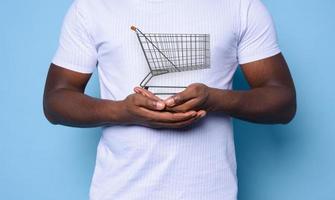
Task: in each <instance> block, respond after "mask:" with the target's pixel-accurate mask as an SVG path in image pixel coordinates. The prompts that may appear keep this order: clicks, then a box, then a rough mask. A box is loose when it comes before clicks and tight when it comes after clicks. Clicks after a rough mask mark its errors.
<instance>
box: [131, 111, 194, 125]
mask: <svg viewBox="0 0 335 200" xmlns="http://www.w3.org/2000/svg"><path fill="white" fill-rule="evenodd" d="M138 112H139V113H137V115H139V116H142V117H143V118H145V119H147V120H148V121H150V122H170V123H173V122H179V121H185V120H188V119H190V118H192V117H196V116H197V112H196V111H188V112H185V113H171V112H162V111H161V112H155V111H152V110H149V109H146V108H143V107H140V108H139V111H138Z"/></svg>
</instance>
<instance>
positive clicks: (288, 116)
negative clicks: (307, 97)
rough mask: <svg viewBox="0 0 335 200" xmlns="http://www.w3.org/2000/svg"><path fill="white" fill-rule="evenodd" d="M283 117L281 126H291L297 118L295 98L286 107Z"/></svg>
mask: <svg viewBox="0 0 335 200" xmlns="http://www.w3.org/2000/svg"><path fill="white" fill-rule="evenodd" d="M283 111H284V112H283V113H282V115H281V121H280V123H281V124H289V123H290V122H291V121H292V120H293V119H294V117H295V115H296V113H297V102H296V98H295V96H294V97H293V98H292V99H291V100H290V101H289V103H288V104H286V105H285V109H283Z"/></svg>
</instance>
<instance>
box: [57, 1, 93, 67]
mask: <svg viewBox="0 0 335 200" xmlns="http://www.w3.org/2000/svg"><path fill="white" fill-rule="evenodd" d="M90 32H91V31H90V29H89V26H88V23H87V21H86V20H85V16H84V15H83V13H82V12H81V11H80V9H79V7H78V3H77V1H75V2H74V3H73V4H72V5H71V7H70V9H69V10H68V12H67V14H66V16H65V18H64V21H63V25H62V29H61V34H60V38H59V46H58V49H57V51H56V54H55V55H54V57H53V59H52V63H53V64H55V65H58V66H61V67H64V68H67V69H70V70H73V71H77V72H81V73H92V72H93V71H94V69H95V67H96V65H97V50H96V47H95V44H94V41H93V39H92V36H91V34H90Z"/></svg>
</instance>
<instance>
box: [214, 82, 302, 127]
mask: <svg viewBox="0 0 335 200" xmlns="http://www.w3.org/2000/svg"><path fill="white" fill-rule="evenodd" d="M209 102H210V105H211V110H212V111H218V112H224V113H226V114H228V115H230V116H232V117H236V118H239V119H242V120H246V121H251V122H257V123H266V124H270V123H288V122H289V121H291V119H292V118H293V116H294V114H295V110H296V105H295V93H294V91H292V90H291V89H290V88H286V87H277V86H267V87H260V88H255V89H251V90H247V91H233V90H221V89H214V88H211V89H210V100H209Z"/></svg>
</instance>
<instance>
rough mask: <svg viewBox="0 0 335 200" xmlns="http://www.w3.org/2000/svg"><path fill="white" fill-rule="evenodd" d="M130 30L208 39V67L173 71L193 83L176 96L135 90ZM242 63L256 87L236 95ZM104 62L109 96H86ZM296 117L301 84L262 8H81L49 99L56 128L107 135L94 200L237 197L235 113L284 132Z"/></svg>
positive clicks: (221, 4) (175, 4) (191, 3)
mask: <svg viewBox="0 0 335 200" xmlns="http://www.w3.org/2000/svg"><path fill="white" fill-rule="evenodd" d="M131 25H137V26H138V27H141V29H142V30H146V31H147V32H154V33H206V34H210V39H211V41H210V48H211V55H210V57H211V66H210V69H206V70H198V71H196V72H189V73H183V75H182V76H181V75H180V74H181V73H174V74H175V76H176V77H178V76H180V77H179V78H180V79H178V80H181V82H182V81H185V80H187V81H188V82H189V84H188V85H189V86H188V87H187V88H186V89H185V90H183V91H182V92H180V93H177V94H176V95H174V96H172V97H170V98H168V99H161V98H159V97H158V96H155V95H154V94H153V93H151V92H149V91H147V90H145V89H142V88H140V87H136V85H138V84H139V82H140V80H141V79H142V78H143V76H144V75H145V74H146V73H148V71H147V70H148V69H147V66H146V62H145V59H144V56H143V53H142V52H141V49H140V47H139V44H138V41H137V38H136V35H134V32H132V31H131V30H130V26H131ZM238 65H240V66H241V68H242V71H243V73H244V76H245V78H246V79H247V81H248V83H249V84H250V86H251V89H250V90H247V91H233V90H231V89H232V77H233V74H234V73H235V70H236V69H237V67H238ZM96 66H97V69H98V73H99V79H100V89H101V99H96V98H93V97H90V96H87V95H85V94H84V90H85V86H86V84H87V82H88V80H89V79H90V77H91V74H92V72H93V71H94V69H95V67H96ZM183 83H185V82H183ZM177 84H179V82H177ZM295 110H296V98H295V88H294V84H293V81H292V78H291V75H290V72H289V69H288V66H287V64H286V62H285V59H284V57H283V56H282V54H281V52H280V49H279V47H278V44H277V39H276V33H275V28H274V25H273V22H272V19H271V16H270V14H269V13H268V11H267V9H266V8H265V7H264V5H263V4H262V3H261V2H260V0H212V1H205V0H125V1H117V0H108V1H107V0H77V1H75V2H74V3H73V5H72V6H71V8H70V10H69V11H68V14H67V16H66V18H65V20H64V24H63V28H62V33H61V37H60V45H59V48H58V50H57V53H56V55H55V57H54V58H53V60H52V64H51V66H50V69H49V73H48V77H47V81H46V86H45V94H44V111H45V115H46V117H47V118H48V120H49V121H50V122H51V123H53V124H62V125H67V126H74V127H96V126H102V127H103V135H102V137H101V139H100V142H99V145H98V150H97V160H96V167H95V171H94V175H93V179H92V183H91V188H90V199H91V200H110V199H121V200H128V199H130V200H133V199H141V200H144V199H145V200H147V199H155V200H156V199H171V200H175V199H187V200H197V199H201V200H204V199H210V200H218V199H224V200H236V198H237V177H236V160H235V150H234V141H233V130H232V124H231V118H230V117H236V118H239V119H243V120H247V121H251V122H257V123H268V124H270V123H283V124H286V123H288V122H290V121H291V119H292V118H293V117H294V115H295Z"/></svg>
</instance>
